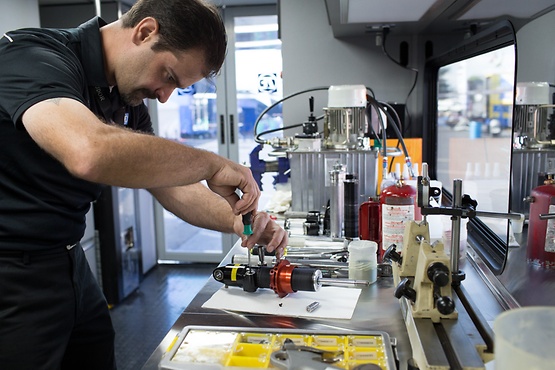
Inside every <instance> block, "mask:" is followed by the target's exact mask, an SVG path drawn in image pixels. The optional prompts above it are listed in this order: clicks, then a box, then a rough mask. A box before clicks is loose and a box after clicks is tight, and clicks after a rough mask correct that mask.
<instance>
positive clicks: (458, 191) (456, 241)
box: [451, 179, 462, 274]
mask: <svg viewBox="0 0 555 370" xmlns="http://www.w3.org/2000/svg"><path fill="white" fill-rule="evenodd" d="M461 206H462V180H461V179H455V180H453V208H454V209H458V208H461ZM460 243H461V217H460V216H451V273H452V274H457V273H458V272H459V257H460V254H461V250H460V247H461V245H460Z"/></svg>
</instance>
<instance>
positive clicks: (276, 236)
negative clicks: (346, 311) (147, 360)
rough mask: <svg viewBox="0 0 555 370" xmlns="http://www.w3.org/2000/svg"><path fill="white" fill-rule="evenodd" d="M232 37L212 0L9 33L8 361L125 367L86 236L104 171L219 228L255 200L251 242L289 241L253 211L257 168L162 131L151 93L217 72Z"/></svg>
mask: <svg viewBox="0 0 555 370" xmlns="http://www.w3.org/2000/svg"><path fill="white" fill-rule="evenodd" d="M225 49H226V35H225V29H224V26H223V23H222V21H221V19H220V17H219V16H218V12H217V10H216V9H215V8H214V7H212V6H209V5H207V4H205V3H203V2H202V0H139V1H138V2H137V3H136V4H135V5H134V6H133V7H132V9H131V10H130V11H129V12H128V13H126V14H125V15H124V16H123V17H122V18H121V19H120V20H118V21H116V22H113V23H111V24H106V23H105V22H103V21H102V20H101V19H99V18H95V19H93V20H91V21H89V22H87V23H85V24H83V25H81V26H79V27H78V28H75V29H67V30H54V29H26V30H16V31H10V32H6V34H4V36H3V37H2V38H1V39H0V65H1V66H2V68H1V69H0V368H2V369H33V370H37V369H60V368H61V369H94V370H102V369H113V368H115V360H114V350H113V340H114V338H113V337H114V333H113V329H112V325H111V322H110V316H109V312H108V310H107V307H106V302H105V300H104V298H103V296H102V293H101V291H100V289H99V287H98V285H97V284H96V282H95V281H94V278H93V277H92V274H91V272H90V270H89V268H88V265H87V262H86V260H85V258H84V254H83V251H82V249H81V247H80V246H79V244H78V242H79V240H80V239H81V237H82V235H83V231H84V228H85V214H86V213H87V211H88V210H89V207H90V202H91V201H94V200H95V199H96V198H97V197H98V195H99V194H100V191H101V189H102V185H100V184H106V185H112V186H122V187H131V188H146V189H148V190H149V191H150V192H151V193H152V194H153V195H154V196H155V197H156V199H157V200H158V201H160V203H161V204H162V205H163V206H164V207H165V208H166V209H168V210H169V211H171V212H173V213H174V214H176V215H177V216H179V217H180V218H182V219H183V220H185V221H187V222H189V223H191V224H194V225H197V226H200V227H205V228H211V229H214V230H219V231H222V232H228V233H231V232H235V233H237V234H239V235H240V234H241V232H242V230H243V225H242V222H241V215H242V214H246V213H248V212H253V213H254V219H253V225H252V228H253V231H254V234H253V235H252V236H251V237H249V238H248V240H247V239H244V240H243V243H242V244H243V246H247V247H252V246H253V245H254V244H255V243H260V244H265V245H266V246H267V249H268V250H269V251H272V250H276V251H277V254H278V255H279V254H281V253H282V251H283V248H284V247H285V245H286V243H287V235H286V233H285V231H284V230H283V229H282V228H280V227H279V226H278V225H277V224H276V223H275V222H273V221H272V220H270V218H269V216H268V215H267V214H265V213H262V212H261V213H256V208H257V204H258V198H259V196H260V192H259V189H258V187H257V184H256V182H255V181H254V179H253V177H252V175H251V173H250V171H249V170H248V169H247V168H245V167H243V166H240V165H238V164H235V163H233V162H231V161H229V160H227V159H225V158H222V157H219V156H217V155H216V154H213V153H211V152H207V151H202V150H197V149H194V148H190V147H187V146H184V145H180V144H177V143H174V142H171V141H168V140H165V139H162V138H158V137H155V136H154V135H152V127H151V123H150V118H149V116H148V112H147V110H146V107H145V106H144V105H143V99H145V98H151V99H158V100H159V101H160V102H162V103H163V102H165V101H166V100H167V99H168V97H169V96H170V94H171V93H172V91H173V90H174V89H175V88H176V87H182V88H184V87H187V86H189V85H192V84H193V83H195V82H197V81H199V80H201V79H202V78H204V77H213V76H214V75H215V74H216V73H217V72H218V70H219V69H220V67H221V65H222V63H223V60H224V56H225ZM203 180H205V181H206V184H207V185H208V187H206V186H204V185H202V184H201V183H200V181H203ZM237 189H239V190H241V192H242V196H241V198H240V199H239V197H238V196H237V194H236V190H237Z"/></svg>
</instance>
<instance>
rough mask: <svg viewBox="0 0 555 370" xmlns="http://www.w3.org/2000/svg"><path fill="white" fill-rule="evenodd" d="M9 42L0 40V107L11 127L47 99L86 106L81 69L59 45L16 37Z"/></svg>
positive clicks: (24, 36) (25, 36)
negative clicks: (10, 120)
mask: <svg viewBox="0 0 555 370" xmlns="http://www.w3.org/2000/svg"><path fill="white" fill-rule="evenodd" d="M10 39H11V40H10ZM10 39H7V38H6V37H4V38H2V40H0V65H1V66H2V68H0V107H1V108H2V109H3V110H4V111H5V112H6V113H7V114H8V115H9V116H10V117H11V119H12V121H13V122H14V124H16V125H18V124H20V120H21V116H22V115H23V113H24V112H25V110H27V109H28V108H29V107H31V106H32V105H34V104H36V103H38V102H40V101H43V100H46V99H52V98H72V99H76V100H78V101H80V102H82V103H85V101H84V100H85V96H86V95H85V93H84V91H85V88H84V86H86V84H85V82H84V81H85V79H84V73H83V69H82V67H81V65H80V63H79V61H78V59H77V57H76V56H75V55H74V54H72V53H71V52H69V51H68V49H67V48H66V47H65V46H64V45H63V44H62V43H61V42H58V41H55V40H52V41H44V40H38V39H37V38H36V37H34V36H29V35H19V34H14V35H13V36H12V37H10Z"/></svg>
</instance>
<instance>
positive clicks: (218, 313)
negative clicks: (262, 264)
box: [143, 244, 411, 370]
mask: <svg viewBox="0 0 555 370" xmlns="http://www.w3.org/2000/svg"><path fill="white" fill-rule="evenodd" d="M237 253H245V252H244V249H243V248H241V246H240V245H239V244H236V245H235V246H234V247H233V248H232V250H231V251H230V253H229V254H228V256H227V257H226V258H225V259H224V262H223V264H225V263H227V262H229V261H230V260H231V256H232V255H234V254H237ZM221 287H222V284H221V283H218V282H216V281H215V280H214V279H213V278H210V279H209V280H208V282H207V283H206V285H205V286H204V287H203V288H202V289H201V290H200V292H199V293H198V294H197V296H196V297H195V298H194V299H193V301H192V302H191V303H190V304H189V306H188V307H187V308H186V309H185V311H183V313H182V314H181V316H180V317H179V319H178V320H177V321H176V322H175V324H174V325H173V326H172V328H171V329H170V331H169V333H168V334H167V335H166V336H165V337H164V339H163V340H162V342H161V343H160V345H159V346H158V348H156V350H155V351H154V353H153V354H152V355H151V357H150V358H149V360H148V361H147V362H146V364H145V365H144V367H143V369H144V370H154V369H158V364H159V362H160V360H161V358H162V355H163V354H164V353H165V351H166V350H167V348H168V346H169V345H170V344H171V342H172V340H173V339H174V338H175V336H176V335H177V334H178V333H179V332H181V330H182V329H183V328H184V327H185V326H188V325H203V326H231V327H262V328H263V327H267V328H289V329H303V330H330V329H331V330H344V331H349V330H378V331H384V332H386V333H388V334H389V335H390V337H392V338H395V339H396V340H397V353H398V356H399V358H400V359H401V362H405V363H406V360H407V359H408V358H410V357H411V349H410V344H409V339H408V334H407V330H406V328H405V324H404V322H403V319H402V316H401V309H400V305H399V301H398V300H397V299H396V298H395V297H394V296H393V290H394V286H393V278H379V279H378V281H377V282H376V283H375V284H372V285H370V286H369V287H366V288H364V289H363V290H362V292H361V295H360V297H359V300H358V303H357V306H356V308H355V311H354V313H353V317H352V318H351V320H337V319H336V320H327V319H306V318H295V317H284V316H275V315H263V314H252V313H238V312H231V311H225V310H217V309H205V308H202V304H203V303H204V302H206V301H207V300H208V299H209V298H210V297H211V296H212V294H214V293H215V292H216V291H217V290H218V289H220V288H221ZM346 289H347V288H346ZM403 360H404V361H403ZM405 368H406V365H405V367H403V366H401V369H405Z"/></svg>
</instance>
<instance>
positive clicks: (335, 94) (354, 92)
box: [328, 85, 366, 108]
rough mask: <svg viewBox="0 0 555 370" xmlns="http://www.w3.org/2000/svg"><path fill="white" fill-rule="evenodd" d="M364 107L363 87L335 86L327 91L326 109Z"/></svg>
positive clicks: (364, 91)
mask: <svg viewBox="0 0 555 370" xmlns="http://www.w3.org/2000/svg"><path fill="white" fill-rule="evenodd" d="M344 107H366V87H365V86H364V85H336V86H330V88H329V89H328V108H344Z"/></svg>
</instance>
